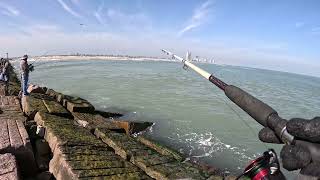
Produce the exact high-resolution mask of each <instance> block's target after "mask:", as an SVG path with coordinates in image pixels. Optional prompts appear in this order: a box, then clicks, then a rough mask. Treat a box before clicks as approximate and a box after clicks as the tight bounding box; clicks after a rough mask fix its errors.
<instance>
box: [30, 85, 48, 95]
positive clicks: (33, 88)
mask: <svg viewBox="0 0 320 180" xmlns="http://www.w3.org/2000/svg"><path fill="white" fill-rule="evenodd" d="M27 91H28V92H29V93H40V94H44V93H45V92H46V91H45V90H44V89H43V88H42V87H40V86H38V85H33V84H30V85H29V87H28V89H27Z"/></svg>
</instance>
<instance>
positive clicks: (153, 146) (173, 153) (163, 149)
mask: <svg viewBox="0 0 320 180" xmlns="http://www.w3.org/2000/svg"><path fill="white" fill-rule="evenodd" d="M136 139H137V140H138V141H139V142H141V143H142V144H144V145H146V146H148V147H149V148H151V149H154V150H155V151H157V152H158V153H160V154H162V155H166V156H173V157H174V158H175V159H176V160H178V161H183V160H184V157H183V155H182V154H180V153H179V152H177V151H174V150H172V149H170V148H167V147H165V146H163V145H162V144H159V143H157V142H155V141H152V140H150V139H148V138H146V137H143V136H138V137H137V138H136Z"/></svg>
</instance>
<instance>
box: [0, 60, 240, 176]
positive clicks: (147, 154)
mask: <svg viewBox="0 0 320 180" xmlns="http://www.w3.org/2000/svg"><path fill="white" fill-rule="evenodd" d="M9 77H10V78H9V82H7V83H3V82H1V83H0V179H1V180H14V179H17V180H19V179H30V180H31V179H39V180H40V179H41V180H51V179H57V180H78V179H81V180H82V179H83V180H89V179H93V180H100V179H101V180H102V179H117V180H118V179H234V177H232V176H230V177H223V176H221V174H220V173H219V171H218V170H217V169H215V168H207V167H204V166H201V165H199V164H196V163H192V162H190V161H187V160H185V158H184V157H183V155H181V154H179V153H178V152H176V151H174V150H172V149H170V148H168V147H165V146H163V145H161V144H159V143H157V142H154V141H152V140H150V139H148V138H146V137H144V136H143V135H139V136H137V137H135V136H132V134H135V133H138V132H141V131H144V130H146V129H147V128H149V127H150V126H152V124H153V123H152V122H130V121H127V120H122V119H121V116H122V115H121V114H119V113H111V112H102V111H98V110H96V109H95V107H94V106H93V105H92V104H91V103H90V102H89V101H87V100H85V99H83V98H80V97H74V96H69V95H65V94H62V93H59V92H57V91H55V90H53V89H50V88H47V87H39V86H36V85H31V86H30V87H29V89H28V91H29V92H30V95H29V96H23V97H19V96H18V95H19V91H20V81H19V78H18V77H17V74H16V73H15V71H14V68H13V67H12V65H11V64H10V65H9Z"/></svg>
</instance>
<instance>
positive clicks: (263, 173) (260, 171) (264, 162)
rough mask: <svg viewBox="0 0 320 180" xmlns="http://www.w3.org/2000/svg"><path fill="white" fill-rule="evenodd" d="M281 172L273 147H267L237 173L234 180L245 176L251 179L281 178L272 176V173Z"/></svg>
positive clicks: (267, 179)
mask: <svg viewBox="0 0 320 180" xmlns="http://www.w3.org/2000/svg"><path fill="white" fill-rule="evenodd" d="M276 174H281V175H282V173H280V164H279V160H278V157H277V154H276V152H275V151H274V150H273V149H269V150H268V151H265V152H264V153H263V156H261V157H259V158H257V159H255V160H253V161H251V162H250V164H249V165H248V166H247V167H246V168H245V170H244V171H243V173H242V174H241V175H239V176H238V177H237V178H236V180H238V179H240V178H241V177H243V176H244V177H247V178H250V179H251V180H269V179H270V180H272V179H283V178H281V177H282V176H281V175H280V176H281V177H280V178H279V177H275V178H272V175H276Z"/></svg>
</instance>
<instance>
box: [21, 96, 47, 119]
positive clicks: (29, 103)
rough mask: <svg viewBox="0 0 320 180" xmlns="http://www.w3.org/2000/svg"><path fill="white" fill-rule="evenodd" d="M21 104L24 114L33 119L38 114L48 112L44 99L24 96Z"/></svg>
mask: <svg viewBox="0 0 320 180" xmlns="http://www.w3.org/2000/svg"><path fill="white" fill-rule="evenodd" d="M21 104H22V109H23V112H24V113H25V114H26V115H27V116H28V117H29V119H33V118H34V116H35V114H36V113H37V112H48V110H47V108H46V106H45V105H44V104H43V101H42V99H39V98H36V97H34V96H31V95H30V96H23V97H22V98H21Z"/></svg>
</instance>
